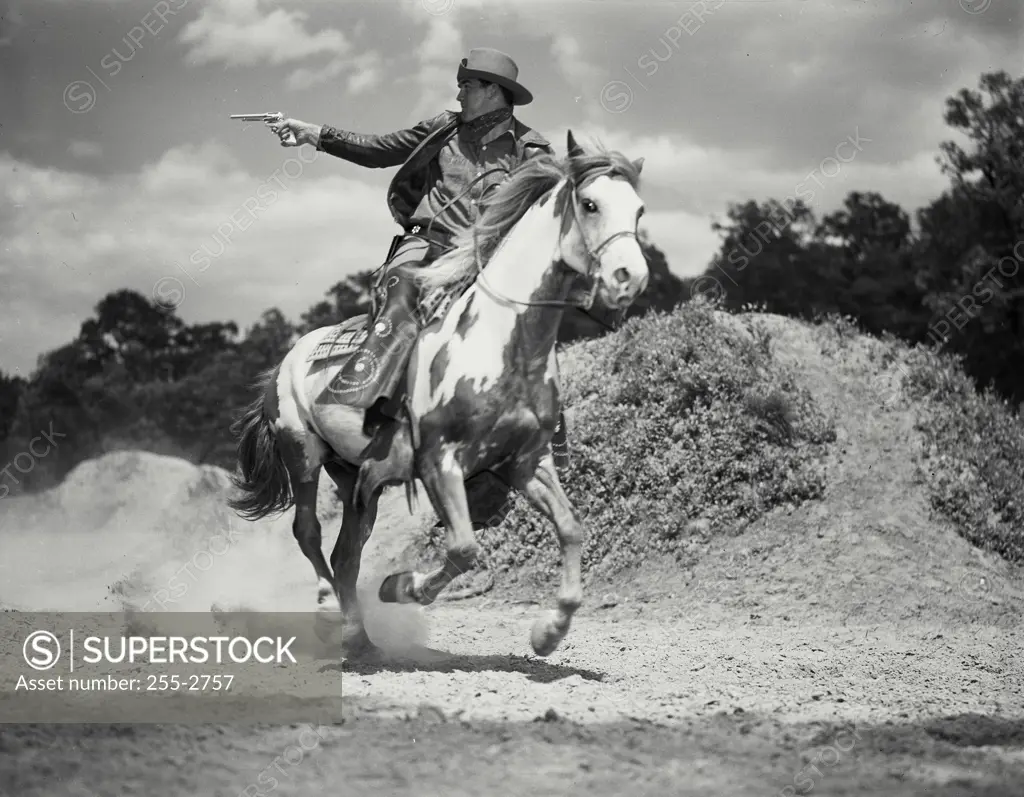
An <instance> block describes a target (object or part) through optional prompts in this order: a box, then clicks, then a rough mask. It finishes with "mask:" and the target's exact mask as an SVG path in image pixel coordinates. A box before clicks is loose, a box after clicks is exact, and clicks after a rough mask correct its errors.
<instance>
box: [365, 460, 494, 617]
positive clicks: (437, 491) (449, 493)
mask: <svg viewBox="0 0 1024 797" xmlns="http://www.w3.org/2000/svg"><path fill="white" fill-rule="evenodd" d="M419 475H420V480H421V481H422V482H423V487H424V489H425V490H426V491H427V494H428V495H429V496H430V501H431V503H432V504H433V505H434V509H435V511H436V512H437V514H438V515H439V516H440V518H441V521H442V522H443V523H444V525H445V528H446V529H447V546H446V548H447V550H446V556H445V561H444V565H442V566H441V567H440V568H438V569H437V570H434V571H433V572H431V573H427V574H426V575H424V574H422V573H412V572H408V571H407V572H404V573H394V574H392V575H390V576H388V577H387V578H386V579H384V581H383V582H382V583H381V585H380V592H379V595H380V599H381V601H383V602H385V603H419V604H422V605H423V606H428V605H430V604H431V603H433V602H434V600H435V599H436V598H437V596H438V595H439V594H440V592H441V590H443V589H444V588H445V587H447V586H448V585H449V584H450V583H451V582H452V579H454V578H455V577H456V576H458V575H460V574H462V573H465V572H466V571H467V570H469V569H470V568H471V567H472V566H473V563H474V562H475V561H476V557H477V554H478V553H479V551H480V543H479V542H477V539H476V535H475V534H474V533H473V522H472V519H471V517H470V512H469V503H468V501H467V500H466V485H465V481H464V478H465V477H464V475H463V471H462V468H461V467H460V466H459V464H458V463H457V462H456V461H455V457H454V456H453V455H452V454H450V453H446V454H444V455H442V456H441V457H440V461H437V460H436V459H435V458H434V457H425V458H424V461H423V463H422V464H421V467H420V469H419Z"/></svg>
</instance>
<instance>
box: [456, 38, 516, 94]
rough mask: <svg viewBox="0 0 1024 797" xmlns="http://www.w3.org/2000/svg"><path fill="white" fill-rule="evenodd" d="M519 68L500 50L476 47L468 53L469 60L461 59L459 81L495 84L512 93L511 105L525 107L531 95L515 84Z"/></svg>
mask: <svg viewBox="0 0 1024 797" xmlns="http://www.w3.org/2000/svg"><path fill="white" fill-rule="evenodd" d="M518 77H519V67H518V66H516V62H515V61H513V60H512V59H511V58H510V57H509V56H507V55H506V54H505V53H503V52H501V50H495V49H492V48H490V47H476V48H474V49H472V50H470V51H469V58H463V59H462V61H461V63H460V64H459V74H458V77H457V78H456V79H457V80H459V81H462V80H469V79H471V78H476V79H478V80H486V81H488V82H489V83H497V84H498V85H499V86H501V87H502V88H506V89H508V90H509V91H511V92H512V104H513V105H527V104H529V103H530V102H532V101H533V95H532V94H531V93H530V92H529V91H527V89H526V88H525V87H524V86H521V85H519V83H517V82H516V78H518Z"/></svg>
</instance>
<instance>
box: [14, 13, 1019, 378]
mask: <svg viewBox="0 0 1024 797" xmlns="http://www.w3.org/2000/svg"><path fill="white" fill-rule="evenodd" d="M1019 5H1020V3H1019V2H1018V0H703V2H701V1H698V2H695V3H689V2H682V3H680V2H646V1H645V0H618V1H616V0H571V1H570V2H560V1H559V0H551V1H550V2H547V1H546V0H545V2H539V0H533V1H532V2H528V1H524V0H502V2H496V1H495V0H376V1H375V2H372V3H371V2H365V3H364V2H339V0H159V1H158V0H0V17H2V19H0V103H2V105H0V108H2V109H3V110H2V112H0V192H2V200H0V277H2V281H0V286H2V287H0V370H4V371H7V372H14V373H19V374H21V375H22V376H28V374H29V373H30V372H31V370H32V369H33V368H34V366H35V363H36V358H37V357H38V355H39V354H41V353H43V352H45V351H47V350H50V349H52V348H54V347H56V346H59V345H61V344H63V343H66V342H67V341H69V340H70V339H71V338H73V337H74V336H75V335H76V334H77V332H78V328H79V325H80V324H81V322H82V321H83V320H84V319H85V318H87V317H88V316H89V315H90V314H91V313H92V310H93V308H94V306H95V304H96V302H97V301H99V300H100V299H101V298H102V297H103V296H104V295H105V294H106V293H108V292H109V291H111V290H116V289H119V288H123V287H128V288H132V289H135V290H137V291H139V292H141V293H144V294H146V295H154V296H159V297H161V298H163V299H164V300H174V301H179V302H180V304H179V307H178V312H179V314H180V315H181V317H182V318H184V319H185V320H186V321H188V322H199V321H209V320H234V321H235V322H237V323H238V324H239V325H240V326H241V327H242V328H243V329H245V328H246V327H247V326H248V325H250V324H251V323H252V322H253V321H254V320H255V319H256V318H258V316H259V315H260V313H261V312H262V311H263V310H265V309H267V308H268V307H271V306H276V307H279V308H280V309H281V310H282V311H283V312H284V313H285V314H286V315H287V316H289V317H290V318H292V319H293V320H297V319H298V316H299V314H300V313H301V312H302V311H303V310H305V309H306V308H308V307H309V306H310V305H311V304H312V303H314V302H315V301H317V300H318V299H320V298H321V297H322V295H323V293H324V291H325V290H326V289H327V288H328V287H329V286H330V285H331V284H333V283H334V282H336V281H337V280H338V279H340V278H342V277H343V276H344V275H346V274H348V273H351V272H354V271H358V270H362V269H366V268H370V267H375V266H377V265H378V264H379V263H380V262H381V259H382V258H383V256H384V254H385V253H386V250H387V246H388V244H389V242H390V238H391V236H392V235H393V234H394V233H395V232H396V231H397V228H396V227H395V225H394V224H393V222H392V220H391V217H390V215H389V214H388V211H387V208H386V205H385V198H384V190H385V187H386V185H387V182H388V180H389V179H390V177H391V175H392V174H393V170H391V169H388V170H368V169H364V168H360V167H358V166H355V165H354V164H350V163H346V162H344V161H341V160H339V159H337V158H332V157H331V156H328V155H325V154H323V153H315V152H313V151H312V150H310V149H308V148H302V149H301V150H299V149H284V148H282V147H281V146H280V145H279V143H278V141H277V138H276V137H275V136H274V135H273V134H271V133H270V132H269V131H267V130H265V129H263V128H262V126H260V125H259V124H253V125H245V124H241V123H238V122H234V121H231V120H229V119H228V115H229V114H231V113H243V112H246V113H248V112H263V111H278V110H280V111H283V112H285V113H286V114H287V115H289V116H293V117H295V118H298V119H302V120H305V121H311V122H317V123H328V124H332V125H334V126H336V127H341V128H345V129H350V130H355V131H358V132H363V133H377V132H386V131H391V130H395V129H399V128H402V127H406V126H409V125H411V124H413V123H414V122H416V121H417V120H419V119H421V118H425V117H428V116H432V115H434V114H436V113H438V112H439V111H441V110H443V109H445V108H452V109H454V108H457V105H456V103H455V93H456V89H455V72H456V67H457V64H458V60H459V59H460V58H461V57H462V56H464V55H465V54H466V53H467V51H468V50H469V48H470V47H474V46H493V47H498V48H500V49H502V50H505V51H506V52H508V53H510V54H511V55H513V57H514V58H515V59H516V60H517V61H518V62H519V65H520V70H521V71H520V77H521V80H522V82H523V83H525V84H526V85H527V86H528V87H529V88H530V89H531V90H532V91H533V93H534V95H535V97H536V99H535V101H534V103H533V104H531V105H529V106H526V107H524V108H521V109H519V110H518V115H519V117H520V118H521V119H522V120H523V121H524V122H526V124H528V125H530V126H532V127H534V128H536V129H538V130H539V131H540V132H542V133H543V134H544V135H546V136H547V137H548V138H549V140H551V141H552V142H553V143H554V144H555V146H556V148H557V150H558V151H559V152H564V148H565V133H566V130H567V129H569V128H572V129H573V131H574V132H575V133H577V137H578V138H580V140H581V141H584V142H585V141H587V140H600V141H601V142H602V143H604V144H605V145H608V146H612V147H615V148H619V149H622V150H623V151H625V152H626V153H627V154H628V155H629V156H630V157H639V156H644V157H645V159H646V161H645V167H644V178H645V180H644V184H643V186H642V193H643V195H644V198H645V199H646V200H647V204H648V215H647V217H646V218H647V224H646V226H647V228H648V230H649V232H650V235H651V237H652V239H653V241H654V242H655V243H656V244H657V245H659V246H660V247H661V248H662V249H663V250H664V251H665V252H666V254H667V256H668V260H669V264H670V266H671V267H672V269H673V270H674V271H675V272H677V273H678V274H680V275H692V274H696V273H700V272H702V271H703V270H704V269H705V267H706V266H707V265H708V262H709V260H710V259H711V257H712V255H713V253H714V252H715V251H716V250H717V244H718V238H717V236H716V235H715V234H714V233H713V232H712V230H711V222H712V220H713V219H714V218H716V217H717V218H721V217H722V215H723V213H724V211H725V209H726V207H727V205H728V203H729V202H733V201H736V202H739V201H744V200H746V199H751V198H753V199H758V200H764V199H767V198H769V197H775V198H778V199H784V198H786V197H789V196H794V195H795V194H796V193H797V192H798V191H799V192H800V195H802V196H803V198H804V199H805V200H807V201H809V204H811V205H812V206H813V207H814V209H815V211H816V212H818V213H824V212H828V211H829V210H832V209H834V208H835V207H836V206H837V205H838V203H839V202H841V200H842V198H843V197H844V196H845V195H846V194H847V193H848V192H849V191H851V190H876V191H880V192H881V193H882V194H883V195H884V196H886V197H887V198H888V199H890V200H893V201H897V202H899V203H900V204H901V205H903V207H904V208H906V209H907V210H908V211H913V210H914V209H916V208H918V207H920V206H922V205H924V204H926V203H927V202H928V201H929V200H930V199H931V198H933V197H934V196H936V195H937V194H939V193H940V192H941V191H942V190H943V188H944V187H945V185H946V181H945V179H944V178H943V177H942V176H941V174H940V172H939V169H938V167H937V165H936V163H935V156H936V155H937V153H938V144H939V142H940V141H942V140H944V139H948V138H950V137H951V133H950V131H949V129H948V128H947V127H946V126H945V125H944V123H943V121H942V111H943V103H944V100H945V98H946V97H947V96H949V95H951V94H953V93H954V92H956V91H958V90H959V89H960V88H964V87H968V88H976V87H977V82H978V77H979V76H980V74H981V73H982V72H984V71H989V70H995V69H1006V70H1007V71H1008V72H1010V73H1011V74H1012V75H1015V76H1019V75H1020V74H1021V72H1022V68H1024V46H1022V44H1024V41H1022V39H1024V37H1022V34H1021V30H1022V21H1021V20H1022V16H1024V15H1022V13H1021V12H1020V11H1019V10H1018V6H1019Z"/></svg>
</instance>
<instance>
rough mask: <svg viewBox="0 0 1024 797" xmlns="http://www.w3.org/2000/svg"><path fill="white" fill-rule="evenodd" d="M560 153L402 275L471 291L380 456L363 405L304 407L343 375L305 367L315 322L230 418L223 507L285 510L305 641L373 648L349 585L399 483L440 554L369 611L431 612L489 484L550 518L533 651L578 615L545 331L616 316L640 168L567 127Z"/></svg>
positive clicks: (459, 302)
mask: <svg viewBox="0 0 1024 797" xmlns="http://www.w3.org/2000/svg"><path fill="white" fill-rule="evenodd" d="M567 141H568V157H566V158H565V159H563V160H559V159H556V158H555V157H553V156H550V155H542V156H538V157H535V158H532V159H531V160H529V161H527V162H526V163H525V164H523V165H522V166H520V167H519V168H517V169H516V170H515V171H514V172H513V173H512V174H511V175H510V177H509V178H508V179H507V180H506V181H505V182H504V183H502V184H501V186H500V187H499V188H498V189H497V190H496V191H495V192H494V194H493V197H492V198H491V199H490V201H489V203H488V207H487V210H486V211H485V213H484V214H483V217H482V218H481V219H480V221H479V223H478V225H477V227H476V228H474V229H472V230H469V231H467V232H465V233H464V234H463V235H461V236H459V238H457V239H456V241H455V246H454V248H453V249H452V250H451V251H450V252H448V253H446V254H443V255H441V256H440V257H438V258H437V259H436V260H435V261H434V262H433V263H432V264H430V265H428V266H420V267H418V268H414V269H410V270H409V271H408V274H409V275H410V276H412V277H413V278H414V279H415V280H416V281H417V283H418V287H419V288H420V292H421V295H428V294H430V293H431V292H432V291H433V292H435V293H436V291H437V290H439V289H441V290H443V289H453V288H455V289H457V288H458V286H464V285H465V284H466V283H467V282H470V283H471V284H470V285H469V287H468V288H464V289H463V292H462V293H461V295H458V298H456V299H455V300H454V301H452V303H451V306H450V307H449V308H448V309H447V310H446V311H445V312H444V313H443V315H441V316H440V317H438V318H436V319H435V320H433V321H432V322H431V323H429V324H428V325H427V326H426V327H425V328H423V329H422V330H420V331H419V333H418V336H417V339H416V342H415V344H414V346H413V350H412V354H411V355H410V361H409V367H408V372H407V376H406V379H407V390H406V395H407V398H406V401H405V412H404V413H403V417H402V418H401V419H400V421H396V422H395V423H393V424H392V425H391V427H390V431H389V433H388V434H386V435H384V436H382V438H381V442H380V444H379V445H377V446H375V447H374V448H372V449H370V450H367V448H366V447H367V446H368V444H369V442H370V441H369V439H368V438H367V437H366V436H365V435H364V434H363V432H362V422H363V410H362V409H356V408H354V407H351V406H346V405H345V403H344V401H343V399H339V400H337V401H333V402H323V401H320V402H318V401H316V400H315V397H317V396H323V395H324V390H325V386H330V385H333V384H334V382H333V380H334V376H335V374H336V373H337V371H338V369H339V368H340V366H341V363H340V362H338V361H334V362H330V363H329V364H328V365H326V366H323V365H322V364H320V365H318V366H314V367H310V365H309V361H310V359H311V358H310V355H311V353H312V352H313V351H314V350H315V349H316V347H317V346H318V345H319V344H320V343H321V341H323V340H324V338H325V336H326V335H327V334H328V333H329V331H330V329H331V328H329V327H328V328H321V329H318V330H316V331H314V332H310V333H309V334H307V335H305V336H304V337H302V338H301V339H300V340H299V341H298V342H297V343H296V344H295V346H294V347H293V348H292V350H291V351H290V352H289V353H288V354H287V355H286V356H285V358H284V360H283V361H282V362H281V364H280V365H279V366H278V367H277V368H276V369H273V370H272V371H270V372H269V373H267V374H265V375H264V377H263V379H262V381H261V385H260V388H261V394H260V395H259V396H258V397H257V398H256V400H254V401H253V402H252V404H250V405H249V407H248V408H247V410H246V412H245V414H244V416H243V417H242V418H241V419H240V422H239V428H240V430H241V435H240V441H239V447H238V453H239V466H240V467H239V471H240V473H239V474H237V475H236V476H235V484H236V486H238V487H239V488H240V490H241V495H240V496H239V497H238V498H235V499H233V500H232V502H231V506H232V508H233V509H234V510H235V511H236V512H238V513H239V514H241V515H242V516H243V517H246V518H248V519H258V518H260V517H264V516H266V515H268V514H271V513H275V512H282V511H285V510H287V509H288V508H289V507H290V506H292V505H293V504H294V506H295V518H294V521H293V527H292V528H293V532H294V534H295V537H296V539H297V541H298V544H299V547H300V548H301V550H302V552H303V554H305V556H306V557H307V558H308V559H309V560H310V562H311V563H312V565H313V568H314V570H315V572H316V575H317V577H318V579H319V588H318V597H317V600H318V605H319V611H318V615H317V632H318V634H320V635H321V637H322V638H327V636H326V635H327V634H328V633H329V634H330V636H331V637H335V632H337V631H339V630H340V629H341V627H342V624H343V623H344V621H346V620H347V621H348V622H349V623H350V624H352V625H353V626H354V632H353V633H350V634H348V635H345V634H342V635H341V636H342V639H343V643H344V646H345V649H346V652H347V653H348V654H349V655H356V654H357V653H359V652H365V651H366V650H367V649H370V648H372V644H371V643H370V640H369V638H368V636H367V634H366V631H365V628H364V627H363V624H362V619H361V615H360V609H359V602H358V599H357V596H356V579H357V578H358V574H359V560H360V555H361V553H362V550H363V546H364V545H365V543H366V541H367V539H368V538H369V536H370V534H371V533H372V530H373V525H374V522H375V520H376V515H377V501H378V499H379V496H380V494H381V491H382V490H383V489H384V488H385V487H386V486H389V485H397V484H405V486H406V490H407V492H408V493H409V494H410V495H411V494H412V493H413V492H414V491H415V489H416V487H415V483H416V480H418V481H419V482H420V483H422V485H423V488H424V489H425V491H426V493H427V495H428V497H429V499H430V502H431V504H432V505H433V508H434V510H435V511H436V512H437V514H438V516H439V518H440V520H441V522H442V523H443V524H444V526H445V529H446V533H447V536H446V558H445V561H444V564H443V566H441V567H440V568H438V569H437V570H435V571H433V572H429V573H416V572H402V573H394V574H392V575H389V576H387V577H386V578H385V579H384V580H383V581H382V583H381V585H380V588H379V597H380V599H381V600H382V601H384V602H398V603H411V602H416V603H419V604H422V605H424V606H426V605H429V604H430V603H432V602H433V601H434V600H435V598H437V596H438V594H439V593H440V592H441V591H442V590H443V589H444V588H445V587H446V586H447V585H448V584H449V583H450V582H451V581H452V579H453V578H455V577H456V576H457V575H459V574H460V573H461V572H464V571H465V570H466V569H467V568H469V567H471V566H472V564H473V563H474V561H475V558H476V556H477V554H478V552H479V548H480V546H479V543H478V541H477V539H476V536H475V534H474V530H473V524H472V521H471V516H470V511H469V506H468V501H467V495H466V484H465V482H466V481H467V480H468V479H470V478H471V477H473V476H474V475H477V474H480V473H482V472H484V471H490V472H491V473H493V474H494V475H495V476H497V477H498V478H499V479H501V480H502V481H504V482H505V483H506V484H508V485H511V486H512V487H513V488H515V489H516V490H518V491H519V492H520V493H522V494H523V495H525V496H526V497H527V499H528V500H529V501H530V502H531V503H532V504H533V505H534V506H535V507H536V508H537V509H538V510H540V512H542V513H543V514H544V515H545V516H547V518H548V519H549V520H550V521H552V522H553V524H554V526H555V529H556V531H557V535H558V540H559V543H560V545H561V550H562V579H561V587H560V589H559V592H558V599H557V604H556V608H554V609H553V610H549V611H547V612H545V613H544V615H543V616H541V617H540V618H538V619H537V621H536V623H535V624H534V626H533V630H532V633H531V643H532V647H533V649H534V651H535V652H536V653H537V654H538V655H541V656H547V655H549V654H550V653H552V652H553V651H554V650H555V648H556V647H557V646H558V644H559V643H560V642H561V640H562V639H563V638H564V637H565V634H566V633H567V632H568V630H569V626H570V624H571V622H572V617H573V615H574V613H575V612H576V610H577V609H578V607H579V606H580V604H581V602H582V599H583V587H582V582H581V574H580V567H581V565H580V559H581V545H582V540H583V533H584V529H583V526H582V524H581V522H580V519H579V516H578V514H577V513H576V511H575V509H574V508H573V506H572V504H571V503H570V501H569V499H568V497H567V496H566V494H565V492H564V490H563V489H562V485H561V484H560V483H559V479H558V474H557V473H556V470H555V466H554V459H553V455H552V447H551V440H552V436H553V434H554V431H555V426H556V423H557V421H558V415H559V407H560V400H559V385H558V372H557V362H556V359H555V342H556V337H557V332H558V328H559V324H560V322H561V318H562V314H563V312H564V311H565V309H566V308H568V307H572V306H583V307H585V308H589V307H591V306H592V304H593V302H594V300H595V298H598V299H600V301H601V302H602V303H603V304H604V305H605V306H606V307H609V308H616V309H623V308H625V307H628V306H629V305H630V304H631V303H632V302H633V301H635V299H636V297H637V296H638V295H639V294H640V293H641V292H642V291H643V290H644V289H645V288H646V287H647V281H648V276H649V274H648V267H647V261H646V258H645V256H644V254H643V251H642V249H641V247H640V242H639V239H638V237H637V226H638V222H639V220H640V217H641V215H642V214H643V211H644V204H643V202H642V200H641V199H640V197H639V195H638V194H637V187H638V182H639V178H640V170H641V168H642V165H643V159H642V158H640V159H638V160H636V161H631V160H629V159H628V158H626V157H625V156H624V155H622V154H621V153H619V152H614V151H611V152H609V151H605V150H597V151H592V152H591V151H584V150H583V148H582V147H580V146H579V145H578V144H577V143H576V141H575V139H574V138H573V135H572V131H569V134H568V139H567ZM581 286H582V287H581ZM574 296H575V298H576V299H577V300H578V301H579V302H580V303H581V304H579V305H576V304H574V303H573V301H571V299H573V298H574ZM371 370H372V369H371ZM342 392H343V391H342ZM321 468H323V469H325V470H326V471H327V473H328V475H329V476H330V477H331V478H332V479H333V480H334V482H335V483H336V484H337V486H338V488H339V493H340V495H341V498H342V501H343V505H344V515H343V520H342V527H341V532H340V534H339V536H338V540H337V543H336V545H335V548H334V551H333V553H332V555H331V567H328V565H327V562H326V561H325V560H324V556H323V553H322V551H321V536H320V524H319V522H318V520H317V517H316V497H317V484H318V481H319V476H320V470H321ZM410 509H411V498H410ZM332 571H333V572H332ZM321 632H323V633H321Z"/></svg>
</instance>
